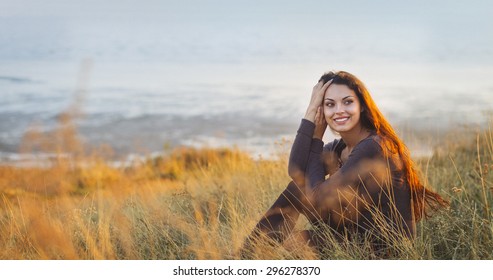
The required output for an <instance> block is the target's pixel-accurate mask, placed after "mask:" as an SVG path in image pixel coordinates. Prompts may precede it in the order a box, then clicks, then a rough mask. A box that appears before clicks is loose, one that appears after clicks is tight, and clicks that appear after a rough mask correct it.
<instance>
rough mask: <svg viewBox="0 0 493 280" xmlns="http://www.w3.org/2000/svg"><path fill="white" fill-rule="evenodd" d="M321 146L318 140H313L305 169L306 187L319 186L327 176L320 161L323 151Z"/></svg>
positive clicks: (321, 160)
mask: <svg viewBox="0 0 493 280" xmlns="http://www.w3.org/2000/svg"><path fill="white" fill-rule="evenodd" d="M323 144H324V143H323V142H322V141H321V140H320V139H313V142H312V146H311V149H310V156H309V157H308V163H307V167H306V177H305V184H306V185H307V186H310V185H312V184H313V185H316V184H320V183H321V182H322V181H323V180H325V175H327V172H326V169H325V165H324V163H323V159H322V152H323V150H324V149H325V147H324V146H323Z"/></svg>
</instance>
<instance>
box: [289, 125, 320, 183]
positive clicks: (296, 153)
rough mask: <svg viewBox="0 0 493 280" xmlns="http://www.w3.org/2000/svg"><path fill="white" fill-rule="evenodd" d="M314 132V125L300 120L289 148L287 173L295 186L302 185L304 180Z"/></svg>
mask: <svg viewBox="0 0 493 280" xmlns="http://www.w3.org/2000/svg"><path fill="white" fill-rule="evenodd" d="M314 131H315V124H314V123H313V122H311V121H309V120H306V119H302V120H301V124H300V127H299V129H298V133H297V134H296V138H295V139H294V142H293V146H292V147H291V153H290V154H289V163H288V173H289V176H290V177H291V178H292V179H293V181H294V182H295V183H296V184H297V185H300V184H303V182H304V180H305V179H304V178H305V172H306V165H307V162H308V158H309V156H310V150H311V145H312V139H313V132H314Z"/></svg>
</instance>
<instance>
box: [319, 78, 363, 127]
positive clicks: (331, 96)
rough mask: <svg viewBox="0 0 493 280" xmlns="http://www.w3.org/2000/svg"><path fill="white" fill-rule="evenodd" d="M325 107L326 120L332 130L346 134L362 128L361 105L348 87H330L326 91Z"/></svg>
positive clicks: (335, 85)
mask: <svg viewBox="0 0 493 280" xmlns="http://www.w3.org/2000/svg"><path fill="white" fill-rule="evenodd" d="M323 105H324V106H323V108H324V115H325V120H326V121H327V124H328V125H329V127H330V128H331V129H332V130H334V131H336V132H338V133H344V132H349V131H352V130H353V129H355V128H356V129H357V128H361V123H360V115H361V111H362V108H361V103H360V102H359V99H358V97H357V96H356V93H354V91H353V90H351V89H350V88H349V87H348V86H346V85H339V84H332V85H330V86H329V87H328V88H327V90H326V91H325V95H324V103H323Z"/></svg>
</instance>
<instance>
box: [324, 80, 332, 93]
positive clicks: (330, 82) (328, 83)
mask: <svg viewBox="0 0 493 280" xmlns="http://www.w3.org/2000/svg"><path fill="white" fill-rule="evenodd" d="M333 80H334V79H331V80H329V81H327V82H326V83H325V84H324V85H323V87H322V90H323V91H324V92H325V90H327V88H328V87H329V86H330V84H332V81H333Z"/></svg>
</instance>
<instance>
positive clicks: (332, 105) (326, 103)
mask: <svg viewBox="0 0 493 280" xmlns="http://www.w3.org/2000/svg"><path fill="white" fill-rule="evenodd" d="M325 106H327V107H329V108H331V107H334V103H333V102H325Z"/></svg>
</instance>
